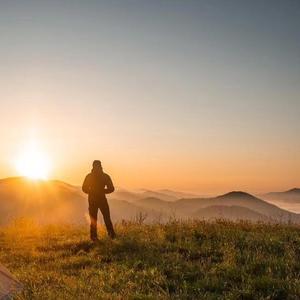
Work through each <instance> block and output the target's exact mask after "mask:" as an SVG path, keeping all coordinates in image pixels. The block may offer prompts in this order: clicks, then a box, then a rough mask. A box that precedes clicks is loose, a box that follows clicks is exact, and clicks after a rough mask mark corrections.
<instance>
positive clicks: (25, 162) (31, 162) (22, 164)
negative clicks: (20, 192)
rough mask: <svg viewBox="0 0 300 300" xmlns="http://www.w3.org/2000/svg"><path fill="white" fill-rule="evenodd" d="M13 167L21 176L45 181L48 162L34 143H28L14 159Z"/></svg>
mask: <svg viewBox="0 0 300 300" xmlns="http://www.w3.org/2000/svg"><path fill="white" fill-rule="evenodd" d="M15 166H16V169H17V171H18V172H19V174H20V175H21V176H25V177H28V178H30V179H47V178H48V175H49V170H50V160H49V158H48V157H47V155H46V154H45V153H44V152H43V151H41V149H40V148H39V147H38V145H37V143H36V142H35V141H33V142H30V143H28V145H27V146H25V148H24V149H23V152H22V153H20V154H19V156H18V158H17V159H16V162H15Z"/></svg>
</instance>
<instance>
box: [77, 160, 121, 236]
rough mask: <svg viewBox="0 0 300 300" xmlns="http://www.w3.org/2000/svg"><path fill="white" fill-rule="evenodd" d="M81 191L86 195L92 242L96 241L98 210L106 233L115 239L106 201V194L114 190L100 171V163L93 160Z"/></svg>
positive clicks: (108, 179) (108, 178) (101, 170)
mask: <svg viewBox="0 0 300 300" xmlns="http://www.w3.org/2000/svg"><path fill="white" fill-rule="evenodd" d="M82 190H83V192H84V193H86V194H88V195H89V197H88V200H89V214H90V219H91V227H90V234H91V239H92V240H93V241H95V240H97V239H98V237H97V214H98V209H100V211H101V213H102V215H103V219H104V222H105V226H106V229H107V232H108V234H109V236H110V237H111V238H115V236H116V234H115V231H114V228H113V225H112V222H111V219H110V212H109V206H108V203H107V199H106V196H105V195H106V194H110V193H112V192H113V191H114V190H115V188H114V186H113V183H112V180H111V178H110V177H109V175H107V174H105V173H104V172H103V169H102V165H101V162H100V161H99V160H95V161H94V162H93V169H92V171H91V173H89V174H88V175H87V176H86V177H85V180H84V182H83V185H82Z"/></svg>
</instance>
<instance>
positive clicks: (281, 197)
mask: <svg viewBox="0 0 300 300" xmlns="http://www.w3.org/2000/svg"><path fill="white" fill-rule="evenodd" d="M262 197H263V198H264V199H268V200H276V201H283V202H287V203H297V204H300V189H298V188H294V189H291V190H288V191H285V192H272V193H267V194H264V195H263V196H262Z"/></svg>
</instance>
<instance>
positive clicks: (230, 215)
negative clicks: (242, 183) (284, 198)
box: [194, 205, 272, 222]
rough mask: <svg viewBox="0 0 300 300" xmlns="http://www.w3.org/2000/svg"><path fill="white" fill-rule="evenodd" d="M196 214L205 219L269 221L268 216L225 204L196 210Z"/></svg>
mask: <svg viewBox="0 0 300 300" xmlns="http://www.w3.org/2000/svg"><path fill="white" fill-rule="evenodd" d="M194 216H195V217H198V218H201V219H204V220H210V219H227V220H231V221H238V220H249V221H254V222H258V221H260V222H262V221H267V217H266V216H265V215H263V214H260V213H258V212H255V211H253V210H251V209H249V208H245V207H241V206H223V205H213V206H208V207H205V208H201V209H199V210H198V211H196V213H195V214H194ZM271 220H272V219H270V221H271Z"/></svg>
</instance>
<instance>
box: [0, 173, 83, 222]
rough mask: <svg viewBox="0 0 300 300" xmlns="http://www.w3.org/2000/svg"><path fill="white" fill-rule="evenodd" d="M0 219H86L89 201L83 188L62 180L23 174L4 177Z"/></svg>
mask: <svg viewBox="0 0 300 300" xmlns="http://www.w3.org/2000/svg"><path fill="white" fill-rule="evenodd" d="M0 202H1V205H0V215H1V218H0V223H6V222H7V221H10V220H13V219H15V218H18V217H28V218H34V219H37V220H38V221H41V222H52V221H53V222H78V221H79V220H80V221H81V222H82V221H84V218H83V217H82V214H81V213H80V211H85V210H86V207H87V204H86V201H84V198H83V195H82V194H81V193H80V190H79V189H78V188H76V187H74V186H72V185H69V184H67V183H64V182H62V181H58V180H53V181H52V180H49V181H32V180H28V179H26V178H23V177H14V178H7V179H2V180H0Z"/></svg>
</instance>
